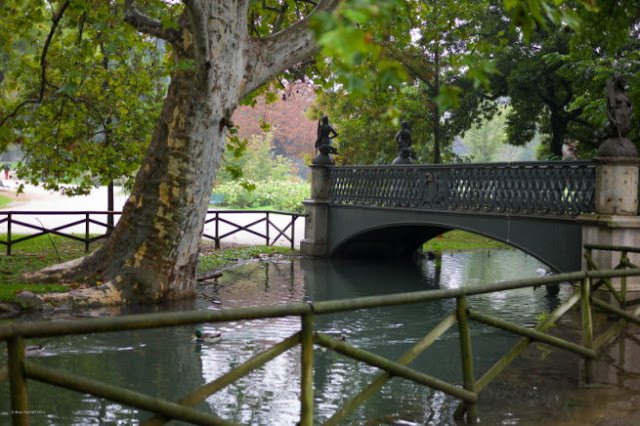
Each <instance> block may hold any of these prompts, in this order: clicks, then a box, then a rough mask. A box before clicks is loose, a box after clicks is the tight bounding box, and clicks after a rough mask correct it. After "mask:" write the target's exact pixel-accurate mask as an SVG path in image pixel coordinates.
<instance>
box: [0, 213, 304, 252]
mask: <svg viewBox="0 0 640 426" xmlns="http://www.w3.org/2000/svg"><path fill="white" fill-rule="evenodd" d="M121 214H122V213H121V212H116V211H114V212H107V211H0V245H3V246H5V247H6V254H7V255H11V252H12V248H13V247H14V246H15V245H17V244H20V243H22V242H24V241H28V240H31V239H33V238H36V237H39V236H42V235H58V236H60V237H63V238H68V239H71V240H74V241H79V242H81V243H83V244H84V248H85V251H86V252H88V251H89V249H90V245H91V244H92V243H94V242H95V241H98V240H100V239H102V238H105V237H106V236H107V235H108V233H109V231H110V230H111V229H112V228H113V226H110V225H109V224H108V223H107V221H106V219H107V217H109V216H112V217H119V216H120V215H121ZM249 214H252V215H258V216H259V218H258V219H255V220H252V221H251V222H250V223H243V222H242V221H240V220H238V219H239V218H240V217H242V216H248V215H249ZM301 216H304V215H303V214H300V213H290V212H281V211H264V210H209V211H208V212H207V217H206V219H205V230H204V233H203V234H202V238H204V239H210V240H213V241H214V242H215V245H216V248H220V242H221V241H222V240H223V239H228V237H230V236H232V235H234V234H238V233H242V232H244V233H248V234H250V235H253V236H256V237H258V238H259V239H264V243H265V245H275V244H276V243H277V242H279V241H283V240H284V241H287V242H288V243H289V246H290V247H291V248H292V249H293V248H295V223H296V220H297V219H298V218H299V217H301ZM52 218H56V219H53V220H52ZM57 218H64V219H63V220H62V221H60V220H59V219H57ZM278 218H280V219H284V220H277V219H278ZM285 218H286V219H285ZM45 221H46V222H49V224H45V223H43V222H45ZM51 222H57V223H56V224H51ZM60 222H62V223H60ZM207 225H210V227H208V226H207ZM209 228H211V229H209Z"/></svg>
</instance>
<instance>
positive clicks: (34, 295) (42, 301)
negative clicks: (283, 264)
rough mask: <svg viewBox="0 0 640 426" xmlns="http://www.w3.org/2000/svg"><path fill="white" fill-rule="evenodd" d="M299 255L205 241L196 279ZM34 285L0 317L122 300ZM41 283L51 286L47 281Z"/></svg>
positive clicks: (455, 244) (441, 240)
mask: <svg viewBox="0 0 640 426" xmlns="http://www.w3.org/2000/svg"><path fill="white" fill-rule="evenodd" d="M510 248H511V247H509V246H507V245H506V244H503V243H500V242H498V241H494V240H491V239H489V238H486V237H483V236H480V235H476V234H470V233H468V232H464V231H451V232H448V233H446V234H444V235H442V236H439V237H437V238H435V239H433V240H431V241H430V242H428V243H425V245H424V246H423V253H433V254H440V253H443V252H458V251H469V250H477V249H510ZM299 256H301V254H300V252H299V251H297V250H291V249H288V248H284V247H273V246H252V245H240V244H234V245H227V246H226V247H224V248H220V249H215V248H214V247H213V246H212V245H211V244H204V245H203V247H202V249H201V254H200V260H199V263H200V265H199V268H198V277H197V279H198V281H199V282H204V283H206V282H211V280H214V279H216V278H217V277H218V276H220V275H221V274H222V273H223V271H224V270H227V269H230V268H234V267H236V266H238V265H242V264H244V263H247V262H249V261H261V260H262V261H268V260H271V259H273V258H288V257H290V258H294V257H299ZM54 263H55V262H54ZM52 264H53V263H52ZM40 267H41V266H39V267H38V268H40ZM38 268H35V269H38ZM35 269H34V270H35ZM0 285H1V284H0ZM37 286H38V284H35V285H30V286H29V288H28V289H27V286H26V285H25V286H24V287H25V288H23V289H21V290H18V291H17V292H16V293H15V296H13V297H11V298H7V297H6V296H3V295H2V294H0V317H7V316H9V317H10V316H17V315H20V314H21V313H24V312H28V311H39V310H42V311H43V310H60V309H63V310H64V309H83V308H95V307H99V306H108V305H112V306H113V305H118V304H120V303H121V300H120V298H119V297H118V292H116V291H115V289H114V288H112V287H111V286H109V285H108V284H104V285H101V286H89V285H69V284H67V285H66V287H67V288H68V290H67V291H64V290H62V291H56V292H50V291H49V292H47V291H45V292H38V291H35V290H36V289H37ZM42 286H49V287H51V285H50V284H43V285H42Z"/></svg>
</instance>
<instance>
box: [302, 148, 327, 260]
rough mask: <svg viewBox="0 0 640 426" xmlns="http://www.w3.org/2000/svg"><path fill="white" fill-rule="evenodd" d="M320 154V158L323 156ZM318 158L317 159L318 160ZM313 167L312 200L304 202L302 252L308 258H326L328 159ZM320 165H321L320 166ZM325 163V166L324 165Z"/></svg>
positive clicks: (315, 163) (316, 163)
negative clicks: (305, 214)
mask: <svg viewBox="0 0 640 426" xmlns="http://www.w3.org/2000/svg"><path fill="white" fill-rule="evenodd" d="M322 155H323V154H320V155H319V156H318V157H320V156H322ZM318 157H316V159H318ZM316 159H314V164H312V165H311V166H310V167H311V199H310V200H304V201H303V202H302V203H303V204H304V207H305V210H306V212H307V217H306V220H305V226H304V239H303V240H302V241H301V242H300V251H301V252H302V253H303V254H305V255H308V256H326V255H328V254H329V252H328V247H327V231H328V213H329V187H330V184H331V182H330V173H329V168H328V167H327V166H328V165H330V164H331V163H327V162H326V161H325V160H326V159H321V161H318V162H316ZM318 163H320V164H318ZM323 163H324V164H323Z"/></svg>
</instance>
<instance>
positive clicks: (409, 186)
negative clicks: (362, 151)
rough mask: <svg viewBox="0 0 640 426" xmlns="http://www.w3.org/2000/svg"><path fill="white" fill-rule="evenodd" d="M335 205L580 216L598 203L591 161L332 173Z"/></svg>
mask: <svg viewBox="0 0 640 426" xmlns="http://www.w3.org/2000/svg"><path fill="white" fill-rule="evenodd" d="M330 173H331V188H330V200H331V203H333V204H337V205H360V206H378V207H400V208H411V209H420V210H447V211H472V212H474V211H475V212H495V213H507V214H521V215H556V216H577V215H579V214H582V213H590V212H593V210H594V203H595V198H594V197H595V165H594V164H593V163H591V162H589V161H547V162H541V161H536V162H519V163H486V164H446V165H393V166H339V167H331V169H330Z"/></svg>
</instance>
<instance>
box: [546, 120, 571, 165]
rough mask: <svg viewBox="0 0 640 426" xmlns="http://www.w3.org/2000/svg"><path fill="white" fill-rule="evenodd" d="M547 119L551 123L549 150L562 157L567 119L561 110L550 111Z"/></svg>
mask: <svg viewBox="0 0 640 426" xmlns="http://www.w3.org/2000/svg"><path fill="white" fill-rule="evenodd" d="M549 121H550V124H551V141H550V143H549V150H550V151H551V154H553V155H554V156H556V157H559V158H562V144H563V143H564V136H565V134H566V133H567V126H568V124H569V120H568V119H567V117H566V115H565V114H563V113H562V112H558V111H551V118H550V119H549Z"/></svg>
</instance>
